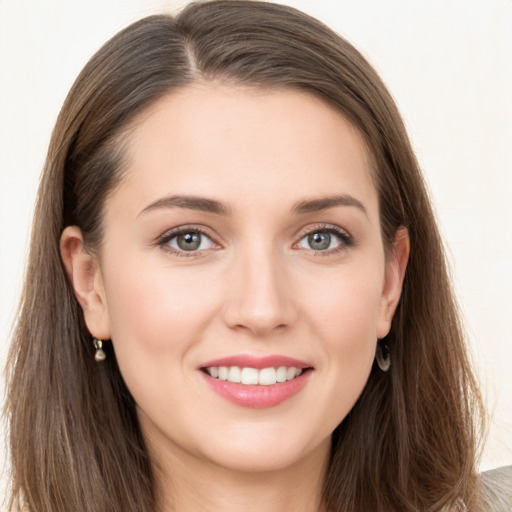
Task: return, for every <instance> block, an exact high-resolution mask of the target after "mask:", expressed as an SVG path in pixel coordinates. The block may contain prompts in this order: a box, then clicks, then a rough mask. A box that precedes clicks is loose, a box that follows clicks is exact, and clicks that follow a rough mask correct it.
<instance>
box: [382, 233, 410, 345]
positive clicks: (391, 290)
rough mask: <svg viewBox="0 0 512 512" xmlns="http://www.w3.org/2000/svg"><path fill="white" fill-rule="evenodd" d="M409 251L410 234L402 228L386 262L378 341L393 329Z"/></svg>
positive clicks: (396, 236) (396, 235)
mask: <svg viewBox="0 0 512 512" xmlns="http://www.w3.org/2000/svg"><path fill="white" fill-rule="evenodd" d="M409 250H410V242H409V232H408V231H407V228H406V227H405V226H400V227H399V228H398V229H397V231H396V234H395V239H394V241H393V247H392V250H391V254H389V256H388V258H387V261H386V269H385V275H384V287H383V290H382V296H381V299H380V305H379V319H378V324H377V338H378V339H381V338H384V337H385V336H386V335H387V334H388V333H389V330H390V329H391V321H392V320H393V315H394V314H395V310H396V307H397V305H398V301H399V300H400V294H401V293H402V284H403V282H404V276H405V269H406V268H407V261H408V259H409Z"/></svg>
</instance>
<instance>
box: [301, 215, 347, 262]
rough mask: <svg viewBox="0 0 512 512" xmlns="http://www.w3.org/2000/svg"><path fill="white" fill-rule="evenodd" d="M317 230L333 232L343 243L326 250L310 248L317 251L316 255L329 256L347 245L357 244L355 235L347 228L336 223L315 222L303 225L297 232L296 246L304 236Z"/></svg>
mask: <svg viewBox="0 0 512 512" xmlns="http://www.w3.org/2000/svg"><path fill="white" fill-rule="evenodd" d="M316 231H325V232H328V233H333V234H335V235H336V236H338V237H339V238H340V240H341V243H340V244H339V246H337V247H335V248H334V249H329V250H325V251H314V249H310V250H311V251H313V252H314V253H315V255H319V256H327V255H329V254H333V253H335V252H338V251H340V250H344V249H346V248H347V247H350V246H353V245H355V240H354V237H353V236H352V235H351V234H350V232H349V231H347V230H346V229H345V228H342V227H340V226H337V225H336V224H329V223H315V224H308V225H307V226H305V227H303V228H302V229H301V230H300V231H299V232H298V233H297V235H296V237H295V238H296V239H297V241H296V242H295V243H294V244H293V245H294V247H296V246H297V244H298V243H299V242H300V241H301V240H302V239H303V238H304V237H306V236H308V235H310V234H311V233H315V232H316Z"/></svg>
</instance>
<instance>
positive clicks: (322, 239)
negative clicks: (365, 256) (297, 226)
mask: <svg viewBox="0 0 512 512" xmlns="http://www.w3.org/2000/svg"><path fill="white" fill-rule="evenodd" d="M350 244H351V238H350V236H349V235H348V234H347V233H345V232H343V231H342V230H341V229H335V228H323V229H315V230H314V231H310V232H309V233H307V234H306V235H305V236H303V237H302V238H301V239H300V240H299V242H298V244H297V247H299V248H300V249H310V250H312V251H322V252H326V251H332V250H336V249H338V248H341V247H343V246H347V245H350Z"/></svg>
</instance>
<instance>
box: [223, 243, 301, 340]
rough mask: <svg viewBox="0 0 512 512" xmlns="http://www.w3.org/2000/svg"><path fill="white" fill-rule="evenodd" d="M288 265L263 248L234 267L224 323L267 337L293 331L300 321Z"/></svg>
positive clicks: (231, 272)
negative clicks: (294, 325)
mask: <svg viewBox="0 0 512 512" xmlns="http://www.w3.org/2000/svg"><path fill="white" fill-rule="evenodd" d="M285 267H286V262H285V261H283V258H282V257H280V256H279V255H278V254H275V252H274V251H273V250H272V248H268V249H263V248H262V247H261V246H260V247H259V248H258V249H256V248H254V250H252V251H251V250H249V251H247V252H246V253H245V254H243V255H240V257H239V258H237V259H236V261H235V262H234V264H233V265H232V266H231V269H230V275H229V279H228V282H227V288H228V292H227V300H226V302H225V304H224V310H223V315H224V322H225V323H226V325H228V326H229V327H230V328H231V329H235V330H239V331H242V332H243V331H245V332H247V333H250V334H252V335H253V336H257V337H264V336H267V335H269V334H271V333H274V332H276V331H279V330H284V329H286V328H288V327H290V326H291V325H292V324H293V323H294V322H295V320H296V318H297V310H296V307H295V305H294V301H293V297H292V289H291V287H290V285H291V283H290V279H289V276H288V273H287V271H286V268H285Z"/></svg>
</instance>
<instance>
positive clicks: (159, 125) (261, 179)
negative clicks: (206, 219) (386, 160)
mask: <svg viewBox="0 0 512 512" xmlns="http://www.w3.org/2000/svg"><path fill="white" fill-rule="evenodd" d="M125 147H126V150H127V159H126V168H125V175H124V179H123V181H122V183H121V188H123V187H128V188H129V187H132V188H133V189H134V190H136V192H137V199H136V198H134V201H137V202H142V201H144V200H146V201H149V200H150V199H153V196H155V195H158V194H160V195H161V194H171V193H172V194H180V193H191V192H193V193H194V194H196V195H206V196H211V195H214V196H216V197H218V198H219V199H221V200H226V201H230V202H232V201H235V202H236V201H237V200H241V201H242V200H243V201H244V202H246V203H247V202H248V201H251V200H253V199H254V201H258V200H261V199H262V197H266V198H267V199H268V200H270V199H271V198H275V197H276V195H277V196H278V197H279V200H280V201H285V200H287V199H288V198H289V200H290V201H292V200H296V199H297V197H298V196H302V197H304V196H315V195H326V194H333V193H340V194H342V193H351V194H357V195H359V196H362V197H364V198H365V199H366V201H367V202H368V201H369V202H373V203H375V204H376V191H375V189H374V187H373V184H372V181H371V176H370V163H369V162H370V159H369V158H368V154H367V150H366V147H365V144H364V142H363V140H362V137H361V135H360V134H359V132H358V130H357V129H355V128H354V127H353V126H352V125H351V124H350V123H349V122H348V121H347V120H346V119H345V118H344V117H343V116H342V115H341V114H340V113H339V112H338V111H336V110H335V109H334V108H332V107H331V106H330V105H328V104H327V103H325V102H323V101H321V100H320V99H318V98H316V97H315V96H313V95H311V94H309V93H306V92H301V91H297V90H291V89H263V88H246V87H239V86H236V87H235V86H226V85H218V84H210V83H209V84H205V83H196V84H192V85H190V86H187V87H186V88H183V89H181V90H178V91H175V92H173V93H171V94H169V95H168V96H166V97H164V98H162V99H161V100H159V101H158V102H157V103H155V104H154V105H152V106H151V107H150V108H149V109H148V110H147V111H146V112H145V113H144V114H143V115H141V116H140V117H139V118H138V120H137V122H136V123H135V124H134V126H133V127H132V130H131V131H130V133H129V137H128V140H127V145H126V146H125ZM276 193H277V194H276Z"/></svg>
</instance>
